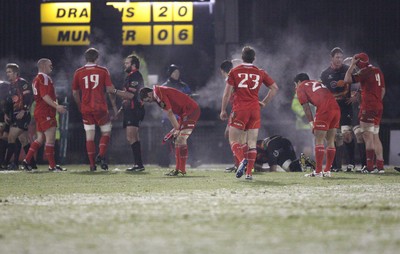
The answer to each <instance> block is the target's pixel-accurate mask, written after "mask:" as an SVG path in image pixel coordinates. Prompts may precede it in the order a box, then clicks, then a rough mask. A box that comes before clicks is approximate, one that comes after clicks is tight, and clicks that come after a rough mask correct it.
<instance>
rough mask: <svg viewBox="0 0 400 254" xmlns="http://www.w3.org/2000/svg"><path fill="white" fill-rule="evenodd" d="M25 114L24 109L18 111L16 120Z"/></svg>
mask: <svg viewBox="0 0 400 254" xmlns="http://www.w3.org/2000/svg"><path fill="white" fill-rule="evenodd" d="M24 115H25V110H21V111H19V112H18V114H17V115H16V116H15V118H17V119H18V120H20V119H22V118H23V117H24Z"/></svg>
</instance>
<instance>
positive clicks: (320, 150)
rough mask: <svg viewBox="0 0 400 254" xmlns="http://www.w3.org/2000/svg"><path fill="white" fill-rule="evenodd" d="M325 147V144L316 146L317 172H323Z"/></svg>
mask: <svg viewBox="0 0 400 254" xmlns="http://www.w3.org/2000/svg"><path fill="white" fill-rule="evenodd" d="M324 154H325V147H324V145H316V146H315V162H316V164H317V165H316V169H315V172H316V173H321V172H322V163H323V161H324Z"/></svg>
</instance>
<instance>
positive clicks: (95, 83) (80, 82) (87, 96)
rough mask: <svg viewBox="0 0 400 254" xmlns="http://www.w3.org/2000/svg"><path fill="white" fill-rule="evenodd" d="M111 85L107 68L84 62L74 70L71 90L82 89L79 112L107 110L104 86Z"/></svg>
mask: <svg viewBox="0 0 400 254" xmlns="http://www.w3.org/2000/svg"><path fill="white" fill-rule="evenodd" d="M106 86H112V82H111V78H110V73H109V72H108V70H107V68H105V67H102V66H98V65H96V64H86V65H85V66H83V67H81V68H79V69H78V70H76V71H75V75H74V80H73V83H72V90H81V91H82V105H81V113H82V114H84V113H93V112H107V111H108V107H107V101H106V97H105V87H106Z"/></svg>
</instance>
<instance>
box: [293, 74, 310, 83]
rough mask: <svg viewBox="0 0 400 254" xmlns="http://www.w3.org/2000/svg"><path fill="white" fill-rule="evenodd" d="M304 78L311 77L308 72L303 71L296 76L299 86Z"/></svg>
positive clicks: (295, 80) (295, 81)
mask: <svg viewBox="0 0 400 254" xmlns="http://www.w3.org/2000/svg"><path fill="white" fill-rule="evenodd" d="M304 80H310V77H309V76H308V74H307V73H304V72H303V73H299V74H297V75H296V77H294V80H293V81H294V83H295V84H296V86H297V85H298V84H299V83H301V82H303V81H304Z"/></svg>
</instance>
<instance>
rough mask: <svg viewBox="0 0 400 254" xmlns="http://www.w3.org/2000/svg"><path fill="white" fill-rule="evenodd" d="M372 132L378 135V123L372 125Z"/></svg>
mask: <svg viewBox="0 0 400 254" xmlns="http://www.w3.org/2000/svg"><path fill="white" fill-rule="evenodd" d="M373 133H374V134H375V135H378V134H379V125H375V126H374V131H373Z"/></svg>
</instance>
